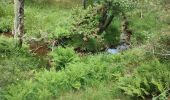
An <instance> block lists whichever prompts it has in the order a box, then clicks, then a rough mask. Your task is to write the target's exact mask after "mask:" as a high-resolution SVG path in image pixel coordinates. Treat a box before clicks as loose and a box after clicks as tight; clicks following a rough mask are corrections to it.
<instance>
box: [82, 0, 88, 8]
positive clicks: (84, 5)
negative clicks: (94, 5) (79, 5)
mask: <svg viewBox="0 0 170 100" xmlns="http://www.w3.org/2000/svg"><path fill="white" fill-rule="evenodd" d="M86 7H87V0H83V8H84V9H86Z"/></svg>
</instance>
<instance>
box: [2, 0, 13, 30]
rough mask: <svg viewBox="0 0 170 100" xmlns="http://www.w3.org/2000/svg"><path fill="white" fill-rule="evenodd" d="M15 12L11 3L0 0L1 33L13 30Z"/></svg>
mask: <svg viewBox="0 0 170 100" xmlns="http://www.w3.org/2000/svg"><path fill="white" fill-rule="evenodd" d="M12 20H13V12H12V6H11V4H10V1H3V0H0V33H1V32H9V31H11V30H12V22H13V21H12Z"/></svg>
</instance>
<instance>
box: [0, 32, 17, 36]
mask: <svg viewBox="0 0 170 100" xmlns="http://www.w3.org/2000/svg"><path fill="white" fill-rule="evenodd" d="M0 35H3V36H6V37H14V35H13V34H12V32H3V33H1V34H0Z"/></svg>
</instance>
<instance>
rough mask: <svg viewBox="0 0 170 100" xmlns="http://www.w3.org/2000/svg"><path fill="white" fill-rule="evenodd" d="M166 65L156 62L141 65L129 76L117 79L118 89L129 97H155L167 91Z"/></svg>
mask: <svg viewBox="0 0 170 100" xmlns="http://www.w3.org/2000/svg"><path fill="white" fill-rule="evenodd" d="M169 71H170V70H169V69H168V65H164V64H161V63H160V62H159V61H157V60H153V61H152V62H149V63H146V64H142V65H141V66H139V67H138V68H137V69H136V70H135V73H134V74H133V75H131V76H125V77H122V78H120V79H119V82H118V83H119V88H120V89H121V90H122V91H123V92H124V93H125V94H127V95H129V96H131V97H135V98H137V97H141V98H143V99H144V98H145V97H147V96H148V97H149V96H156V95H158V94H160V93H162V92H164V91H165V90H166V89H169V86H170V81H169V77H170V74H169Z"/></svg>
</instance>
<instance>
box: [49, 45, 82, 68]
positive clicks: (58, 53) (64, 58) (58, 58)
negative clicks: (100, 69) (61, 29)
mask: <svg viewBox="0 0 170 100" xmlns="http://www.w3.org/2000/svg"><path fill="white" fill-rule="evenodd" d="M49 55H50V56H51V58H52V62H53V66H54V67H55V68H56V70H61V69H64V68H65V67H66V66H68V65H69V64H70V63H74V62H76V61H78V60H79V58H78V55H77V54H76V53H75V51H74V49H73V48H63V47H57V48H55V49H54V51H52V52H51V53H50V54H49Z"/></svg>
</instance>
